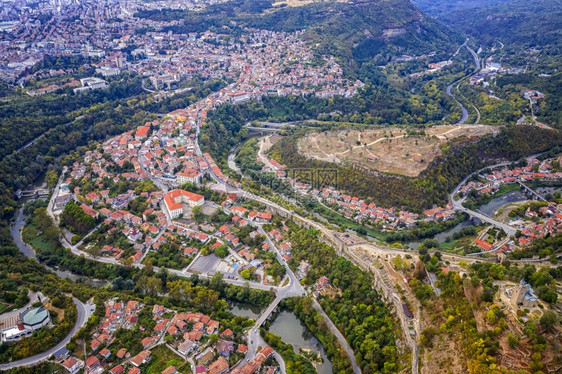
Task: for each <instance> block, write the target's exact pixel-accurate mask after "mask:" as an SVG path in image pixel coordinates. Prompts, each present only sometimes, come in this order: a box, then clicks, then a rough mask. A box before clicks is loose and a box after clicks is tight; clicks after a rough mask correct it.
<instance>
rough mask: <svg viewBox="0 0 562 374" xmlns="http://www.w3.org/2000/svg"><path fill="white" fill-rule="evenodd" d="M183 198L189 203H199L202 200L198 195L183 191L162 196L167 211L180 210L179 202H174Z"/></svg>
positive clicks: (201, 196)
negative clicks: (189, 201)
mask: <svg viewBox="0 0 562 374" xmlns="http://www.w3.org/2000/svg"><path fill="white" fill-rule="evenodd" d="M182 196H183V197H185V198H187V199H188V200H191V201H199V200H201V199H203V198H204V196H203V195H199V194H196V193H193V192H189V191H185V190H173V191H170V192H168V193H167V194H166V195H164V201H165V202H166V206H167V207H168V209H169V210H176V209H181V202H176V201H177V200H176V199H177V198H178V197H182Z"/></svg>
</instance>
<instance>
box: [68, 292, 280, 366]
mask: <svg viewBox="0 0 562 374" xmlns="http://www.w3.org/2000/svg"><path fill="white" fill-rule="evenodd" d="M105 307H106V310H105V317H104V319H103V320H102V321H101V323H100V325H99V326H97V327H96V329H95V331H94V333H93V334H92V338H93V339H92V342H91V343H90V350H89V351H90V352H91V354H90V356H89V357H88V358H87V359H86V361H85V362H83V361H81V360H79V359H77V358H75V357H68V351H66V356H63V355H62V354H61V357H60V359H59V360H60V361H63V366H64V367H65V368H66V369H67V370H68V371H69V372H70V373H72V374H74V373H77V372H78V371H80V370H81V369H84V370H85V372H86V373H88V374H94V373H95V374H97V373H102V372H109V373H111V374H122V373H125V372H127V373H128V374H139V373H141V372H142V370H141V368H142V367H143V365H145V364H147V363H149V362H150V361H151V360H152V359H153V352H152V351H153V349H154V348H156V347H158V346H161V345H166V346H167V347H168V348H169V349H171V350H172V351H173V352H174V353H175V354H176V355H178V356H179V357H181V358H182V359H183V360H188V359H193V362H195V363H196V367H195V371H196V373H204V374H221V373H227V372H232V373H234V372H238V373H254V372H256V371H258V370H259V369H260V367H261V366H262V364H263V362H264V361H265V360H266V359H267V358H268V357H269V356H270V355H271V354H272V353H273V349H271V347H268V346H266V347H265V348H263V349H262V350H261V351H260V352H259V353H258V354H257V355H256V357H255V358H254V359H253V360H251V361H249V362H247V363H245V364H244V365H241V366H242V367H241V368H239V369H232V368H231V366H230V364H229V361H228V359H229V357H230V356H231V355H232V354H237V355H238V357H239V358H240V357H243V356H244V355H245V354H246V352H247V349H248V348H247V346H246V345H245V344H242V343H235V339H234V338H235V336H234V333H233V332H232V330H230V329H228V328H227V329H222V331H221V328H220V323H219V322H218V321H215V320H213V319H212V318H211V317H209V316H207V315H205V314H203V313H190V312H186V313H178V312H175V311H172V310H170V309H168V308H166V307H164V306H162V305H157V304H156V305H153V306H152V307H151V315H152V317H153V320H154V323H155V324H154V327H153V328H152V331H150V333H149V334H144V335H145V337H144V338H142V339H141V338H139V339H140V342H139V343H140V345H141V346H142V350H141V351H140V352H127V350H126V349H125V348H120V349H119V350H118V351H117V353H116V354H115V356H116V357H115V358H113V359H112V360H111V362H112V363H111V364H110V365H108V364H106V361H107V360H108V358H109V357H110V356H111V354H112V353H111V351H110V350H109V349H108V347H110V346H111V345H112V344H114V343H115V339H114V334H115V332H116V331H117V330H118V329H120V328H123V329H131V328H136V327H137V323H138V314H139V312H140V311H141V310H142V309H143V308H145V306H144V305H143V304H141V303H139V302H137V301H134V300H132V301H129V302H127V303H126V304H124V303H122V302H120V301H119V300H117V299H112V300H109V301H108V302H106V304H105ZM139 328H140V329H141V331H145V330H144V327H142V326H140V327H139ZM212 334H214V335H218V338H219V339H218V341H217V342H216V343H214V342H212V341H211V340H209V339H207V338H205V337H208V336H210V335H212ZM167 336H170V337H171V339H168V338H166V339H164V338H165V337H167ZM100 346H103V347H104V348H102V349H99V348H100ZM127 370H128V371H127ZM237 370H238V371H237ZM268 370H269V369H268ZM176 372H177V369H176V367H174V366H168V367H167V368H166V369H165V370H164V371H163V373H166V374H168V373H176ZM271 373H273V371H271Z"/></svg>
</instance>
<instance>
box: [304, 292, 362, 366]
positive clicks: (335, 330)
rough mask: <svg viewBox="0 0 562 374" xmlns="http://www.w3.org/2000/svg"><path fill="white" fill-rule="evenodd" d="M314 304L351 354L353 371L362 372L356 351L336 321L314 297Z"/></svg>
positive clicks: (349, 354)
mask: <svg viewBox="0 0 562 374" xmlns="http://www.w3.org/2000/svg"><path fill="white" fill-rule="evenodd" d="M312 306H313V307H314V309H316V310H317V311H318V313H320V314H321V315H322V316H323V317H324V321H326V326H328V329H329V330H330V331H331V332H332V334H334V335H335V336H336V338H338V340H339V341H340V343H341V345H342V346H343V349H345V351H346V352H347V355H348V356H349V358H350V360H351V366H352V367H353V372H354V373H356V374H357V373H361V368H359V365H357V361H356V360H355V353H354V352H353V349H352V348H351V347H350V346H349V344H348V343H347V340H346V339H345V337H344V336H343V334H342V333H341V331H340V330H339V329H338V327H337V326H336V325H335V324H334V322H332V320H331V319H330V317H328V315H327V314H326V312H325V311H324V309H322V306H321V305H320V304H319V303H318V301H317V300H316V299H314V302H313V303H312Z"/></svg>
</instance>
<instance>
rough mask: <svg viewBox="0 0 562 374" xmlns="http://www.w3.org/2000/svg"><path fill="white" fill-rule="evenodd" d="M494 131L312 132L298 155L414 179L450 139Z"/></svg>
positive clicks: (485, 128) (440, 128)
mask: <svg viewBox="0 0 562 374" xmlns="http://www.w3.org/2000/svg"><path fill="white" fill-rule="evenodd" d="M496 131H497V130H496V128H494V127H492V126H486V125H461V126H454V125H450V126H436V127H431V128H428V129H425V135H408V134H407V132H406V129H401V128H387V129H369V130H362V131H361V130H338V131H327V132H311V133H309V134H308V135H306V136H305V137H304V138H302V139H301V140H300V142H299V151H300V152H301V153H302V154H303V155H304V156H306V157H309V158H316V159H318V160H323V161H328V162H333V163H338V164H358V165H360V166H362V167H365V168H367V169H370V170H374V171H379V172H383V173H391V174H399V175H404V176H408V177H415V176H417V175H419V174H420V173H421V172H422V171H423V170H424V169H426V168H427V166H428V165H429V163H430V162H431V161H433V160H434V159H435V158H436V157H438V156H440V155H441V147H442V146H443V145H446V144H447V143H448V142H449V141H451V140H452V139H456V138H460V137H466V138H477V137H481V136H483V135H486V134H489V133H493V132H496Z"/></svg>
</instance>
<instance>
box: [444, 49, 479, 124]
mask: <svg viewBox="0 0 562 374" xmlns="http://www.w3.org/2000/svg"><path fill="white" fill-rule="evenodd" d="M468 41H469V39H468V38H467V39H466V40H465V41H464V43H463V44H462V45H461V46H460V47H459V48H458V49H457V51H456V52H455V53H454V54H453V57H454V56H456V55H457V54H458V53H459V51H460V50H461V49H462V48H463V47H465V48H466V49H467V50H468V52H469V53H470V54H471V55H472V57H473V58H474V65H475V69H474V71H473V72H472V73H471V74H469V75H468V76H469V77H470V76H471V75H474V74H476V73H478V72H479V71H480V68H481V64H480V59H479V58H478V55H477V54H476V52H474V50H473V49H472V48H470V47H469V46H468ZM464 78H466V77H462V78H459V79H457V80H456V81H454V82H453V83H451V84H449V85H448V86H447V89H446V92H447V95H449V96H451V97H452V98H453V100H455V102H456V103H457V104H458V105H459V106H460V107H461V111H462V116H461V119H460V120H459V121H458V122H457V123H455V125H462V124H464V123H465V122H466V120H467V119H468V111H467V110H466V108H465V106H464V105H463V104H462V103H461V102H460V101H459V100H457V98H456V97H455V95H453V93H452V88H453V86H454V85H455V84H457V90H458V83H459V82H460V81H461V80H462V79H464ZM473 106H474V105H473ZM474 109H476V112H477V114H478V118H477V119H476V123H478V122H479V121H480V112H479V111H478V109H477V108H476V107H474Z"/></svg>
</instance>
